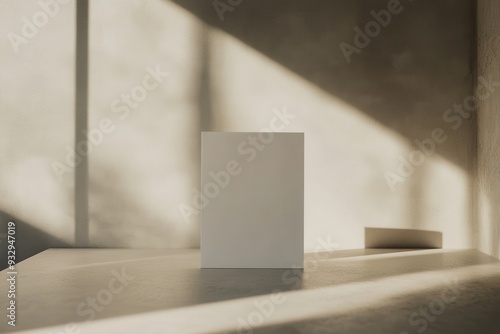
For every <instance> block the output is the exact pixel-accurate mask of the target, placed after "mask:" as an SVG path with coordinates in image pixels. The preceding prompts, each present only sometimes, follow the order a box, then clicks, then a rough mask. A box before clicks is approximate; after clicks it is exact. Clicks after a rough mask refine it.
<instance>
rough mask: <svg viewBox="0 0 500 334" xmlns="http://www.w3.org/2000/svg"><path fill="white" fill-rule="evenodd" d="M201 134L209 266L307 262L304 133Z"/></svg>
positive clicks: (204, 257)
mask: <svg viewBox="0 0 500 334" xmlns="http://www.w3.org/2000/svg"><path fill="white" fill-rule="evenodd" d="M201 137H202V139H201V140H202V145H201V195H200V198H199V201H200V204H201V207H202V209H201V267H202V268H292V267H294V268H302V267H303V262H304V134H303V133H263V132H255V133H254V132H242V133H230V132H203V133H202V136H201Z"/></svg>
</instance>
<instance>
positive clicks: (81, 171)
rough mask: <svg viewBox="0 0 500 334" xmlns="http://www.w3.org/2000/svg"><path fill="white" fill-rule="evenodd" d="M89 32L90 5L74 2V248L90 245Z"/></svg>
mask: <svg viewBox="0 0 500 334" xmlns="http://www.w3.org/2000/svg"><path fill="white" fill-rule="evenodd" d="M88 29H89V2H88V0H79V1H77V2H76V41H75V44H76V51H75V52H76V61H75V63H76V64H75V66H76V68H75V70H76V75H75V152H77V154H78V155H79V156H80V159H81V161H79V163H77V164H76V167H75V192H74V196H75V245H76V246H77V247H88V246H89V204H88V181H89V169H88V168H89V167H88V157H87V156H88V153H89V152H88V144H87V138H86V133H87V131H88Z"/></svg>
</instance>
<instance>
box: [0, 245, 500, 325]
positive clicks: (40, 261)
mask: <svg viewBox="0 0 500 334" xmlns="http://www.w3.org/2000/svg"><path fill="white" fill-rule="evenodd" d="M199 266H200V253H199V250H160V249H49V250H46V251H44V252H42V253H40V254H37V255H36V256H33V257H31V258H29V259H27V260H25V261H23V262H21V263H19V264H18V265H17V278H16V279H17V281H16V305H17V311H16V312H17V319H16V327H11V326H9V325H7V321H6V320H5V316H3V317H2V318H3V320H2V322H1V323H0V332H2V333H4V332H19V333H47V334H49V333H138V332H140V333H176V334H178V333H206V334H208V333H287V334H289V333H332V332H341V333H375V334H376V333H384V334H386V333H395V334H398V333H419V332H418V330H421V331H424V330H425V333H426V334H430V333H440V334H442V333H483V334H484V333H496V334H498V333H500V262H499V261H498V260H496V259H494V258H492V257H489V256H487V255H485V254H483V253H481V252H479V251H477V250H441V249H434V250H432V249H429V250H408V249H406V250H391V249H361V250H346V251H334V252H324V253H310V254H306V256H305V269H304V270H303V271H302V270H291V269H199ZM1 275H2V279H1V282H2V283H0V286H1V288H2V289H1V291H2V294H4V293H5V291H6V290H7V289H6V288H7V281H6V279H5V277H7V276H8V274H7V270H3V271H2V272H1ZM7 302H8V301H7V298H5V297H4V296H2V298H0V306H1V309H2V310H4V312H6V311H5V310H6V307H7Z"/></svg>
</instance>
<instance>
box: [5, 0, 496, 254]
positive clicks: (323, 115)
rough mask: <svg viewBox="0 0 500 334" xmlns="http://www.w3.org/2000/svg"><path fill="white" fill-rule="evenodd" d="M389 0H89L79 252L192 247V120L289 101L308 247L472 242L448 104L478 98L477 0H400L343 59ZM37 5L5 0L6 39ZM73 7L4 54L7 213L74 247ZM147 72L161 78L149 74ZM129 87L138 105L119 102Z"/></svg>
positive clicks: (465, 152) (465, 159)
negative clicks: (223, 6)
mask: <svg viewBox="0 0 500 334" xmlns="http://www.w3.org/2000/svg"><path fill="white" fill-rule="evenodd" d="M235 3H237V1H233V4H235ZM388 3H389V1H381V0H376V1H374V0H372V1H281V0H280V1H249V0H247V1H243V2H241V3H240V4H239V5H236V6H234V7H231V8H232V10H230V11H227V12H225V13H224V14H223V17H224V20H223V21H221V20H220V17H219V16H218V14H217V11H216V10H215V9H214V7H213V5H212V3H211V2H210V1H203V2H202V1H178V2H175V1H167V0H148V1H140V0H126V1H124V0H120V1H118V0H112V1H91V9H90V44H89V47H90V66H89V82H90V84H89V129H90V130H92V129H99V127H100V126H101V127H102V129H101V130H102V131H101V134H102V140H99V144H97V145H94V146H93V148H92V152H91V153H90V155H89V159H88V161H89V217H90V218H89V219H90V225H89V226H90V229H89V234H90V245H91V246H104V247H197V246H198V245H199V242H198V240H199V234H198V229H199V226H198V223H199V216H198V215H192V216H191V217H190V219H189V221H188V222H186V221H185V219H184V218H183V216H182V215H181V212H180V211H179V206H180V205H181V204H182V203H185V204H187V205H189V204H191V202H192V199H193V195H194V193H193V188H194V187H197V185H198V184H199V149H200V148H199V140H200V131H210V130H213V131H259V130H262V129H264V128H267V127H269V123H270V121H271V119H272V118H273V117H274V116H275V113H276V112H277V111H280V112H283V111H284V110H286V111H287V112H288V113H289V114H291V115H293V116H291V118H290V119H289V123H288V124H286V127H285V128H284V129H283V131H300V132H304V133H305V141H306V147H305V159H306V166H305V226H306V230H305V247H306V249H314V248H315V247H316V245H317V243H318V238H323V239H326V238H328V239H330V240H331V241H332V242H334V243H336V244H337V246H338V247H340V248H361V247H363V245H364V243H363V238H364V227H387V228H391V227H392V228H409V229H429V230H436V231H441V232H443V240H444V247H447V248H462V247H470V246H472V245H473V243H474V226H473V224H472V223H471V222H472V221H473V212H472V210H471V209H472V204H473V198H472V194H473V188H472V187H473V183H472V182H471V175H472V174H471V173H472V171H473V166H474V156H475V154H474V147H475V132H474V131H473V130H474V121H475V120H474V116H471V117H467V118H463V117H461V116H458V114H456V113H455V114H452V113H451V112H448V111H447V110H448V109H449V108H452V107H453V105H454V104H462V103H463V101H464V99H465V98H466V97H467V96H469V95H471V94H472V87H473V77H474V75H473V72H472V68H471V64H472V55H473V53H474V52H473V51H474V45H473V40H474V26H473V24H474V20H473V15H472V1H469V0H460V1H445V0H442V1H431V0H421V1H418V2H415V1H414V2H408V1H401V4H400V5H399V6H400V7H398V10H397V11H398V14H393V15H392V16H391V22H390V23H389V24H388V25H387V27H382V28H381V29H380V32H379V33H378V34H376V35H375V36H374V37H372V38H371V39H370V42H369V44H368V45H367V46H366V47H360V48H358V51H357V53H354V54H352V57H351V61H350V62H348V61H347V60H346V58H345V57H344V54H343V53H342V49H341V47H340V45H344V46H345V44H342V43H343V42H344V43H349V44H351V45H353V44H354V38H355V31H354V30H353V28H355V27H356V26H359V27H362V28H364V26H365V25H366V24H367V23H368V22H370V21H372V20H374V19H373V17H372V16H371V14H370V11H371V10H375V11H377V12H378V11H380V10H383V9H386V8H387V7H388ZM38 10H40V6H39V4H38V3H37V1H28V0H22V1H15V2H14V1H9V2H8V1H3V2H0V34H1V35H2V36H7V34H8V33H9V32H11V31H14V32H16V33H20V32H21V27H22V25H23V22H22V18H23V16H26V17H30V16H31V15H33V13H35V12H36V11H38ZM74 17H75V6H74V4H73V3H72V2H70V4H67V5H60V12H59V13H58V14H57V15H55V16H54V17H53V18H50V20H49V23H48V24H47V25H46V26H44V27H43V29H40V32H39V33H38V35H36V36H35V37H34V38H33V39H32V40H30V41H29V43H27V44H25V45H21V47H20V50H19V53H15V52H14V51H13V50H12V48H11V46H10V43H9V41H8V39H6V38H4V39H3V43H4V44H3V45H4V46H3V48H2V50H3V51H2V53H0V68H1V71H2V77H1V80H0V108H1V122H0V137H1V142H0V154H1V156H2V160H1V162H0V171H1V173H0V194H2V195H1V197H0V208H1V210H2V211H4V212H5V214H6V215H7V216H12V217H16V219H18V220H22V221H25V222H26V224H27V225H28V226H29V227H30V228H33V229H35V230H36V231H39V232H40V233H42V232H43V233H48V234H49V235H51V236H53V237H54V238H55V241H54V242H53V243H51V245H53V244H61V245H62V244H64V243H68V244H72V243H73V241H74V240H73V237H74V236H73V229H74V226H73V225H72V224H73V222H74V204H73V191H74V189H73V187H74V181H73V180H74V173H73V171H72V170H70V171H67V172H65V173H64V174H63V175H56V173H55V172H54V171H53V163H54V162H60V163H62V164H64V160H65V158H66V154H67V152H66V146H69V147H74V145H75V144H78V143H74V102H73V99H74V91H73V90H74V88H75V86H74V61H75V60H74V57H75V52H74V44H75V41H74V34H75V28H74V27H75V19H74ZM417 27H418V29H417ZM157 66H158V68H159V69H160V71H162V72H168V73H169V75H168V77H161V76H160V79H159V80H161V82H159V83H158V85H155V83H154V81H151V80H149V79H147V78H146V77H147V75H148V73H149V72H148V68H149V71H151V69H155V68H156V67H157ZM144 80H146V81H144ZM145 82H146V83H145ZM144 85H147V86H148V87H149V88H150V90H144V89H142V88H141V86H144ZM153 86H154V87H153ZM144 91H146V92H147V94H146V95H145V96H142V95H141V94H142V93H143V92H144ZM131 93H135V94H136V97H138V99H139V100H141V101H140V102H137V105H136V104H135V102H134V101H131V102H129V103H130V105H131V107H127V106H126V101H125V100H123V99H126V96H125V97H124V96H122V94H131ZM142 98H144V99H143V100H142ZM292 117H293V118H292ZM103 122H104V123H103ZM103 124H104V125H103ZM439 129H442V131H440V130H439ZM433 133H435V138H443V136H444V137H445V138H446V139H445V140H444V142H442V143H438V144H436V151H435V153H433V154H430V155H429V156H427V157H426V158H425V159H424V160H425V161H424V162H423V164H422V165H420V166H417V167H415V170H414V171H413V172H412V173H410V174H411V175H409V176H408V177H401V176H396V174H397V173H399V172H398V170H399V169H400V168H401V167H400V165H401V162H400V160H399V159H400V157H402V158H405V159H408V155H409V154H410V152H411V151H413V150H414V149H417V148H418V146H417V144H416V143H415V140H419V141H426V142H430V140H431V138H433V137H432V136H433V135H432V134H433ZM436 133H437V135H436ZM96 136H97V137H96V138H100V135H97V134H96ZM471 152H472V153H471ZM388 173H394V174H390V175H391V176H390V177H391V178H392V179H393V180H399V181H401V182H398V183H397V184H395V186H394V189H391V187H390V186H389V185H388V183H387V181H386V177H387V175H389V174H388ZM58 176H60V177H58ZM57 240H59V241H60V242H59V241H57ZM58 242H59V243H58ZM497 250H498V248H497Z"/></svg>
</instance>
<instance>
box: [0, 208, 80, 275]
mask: <svg viewBox="0 0 500 334" xmlns="http://www.w3.org/2000/svg"><path fill="white" fill-rule="evenodd" d="M0 221H2V222H5V224H3V223H2V224H1V225H2V230H1V231H0V247H1V250H0V251H1V252H2V254H6V255H5V257H4V256H3V255H2V257H1V258H2V260H1V262H0V270H4V269H5V268H7V267H8V266H7V246H8V245H9V244H8V243H7V223H8V222H14V223H15V226H16V228H15V231H16V233H15V235H14V237H15V247H16V248H15V257H16V263H19V262H21V261H23V260H26V259H27V258H29V257H31V256H34V255H36V254H38V253H40V252H43V251H44V250H46V249H49V248H62V247H70V246H71V245H70V244H68V243H67V242H64V241H62V240H61V239H58V238H56V237H54V236H53V235H51V234H49V233H46V232H44V231H42V230H40V229H38V228H36V227H33V226H32V225H30V224H28V223H27V222H25V221H23V220H21V219H19V218H17V217H16V216H14V215H11V214H8V213H7V212H5V211H1V210H0Z"/></svg>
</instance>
